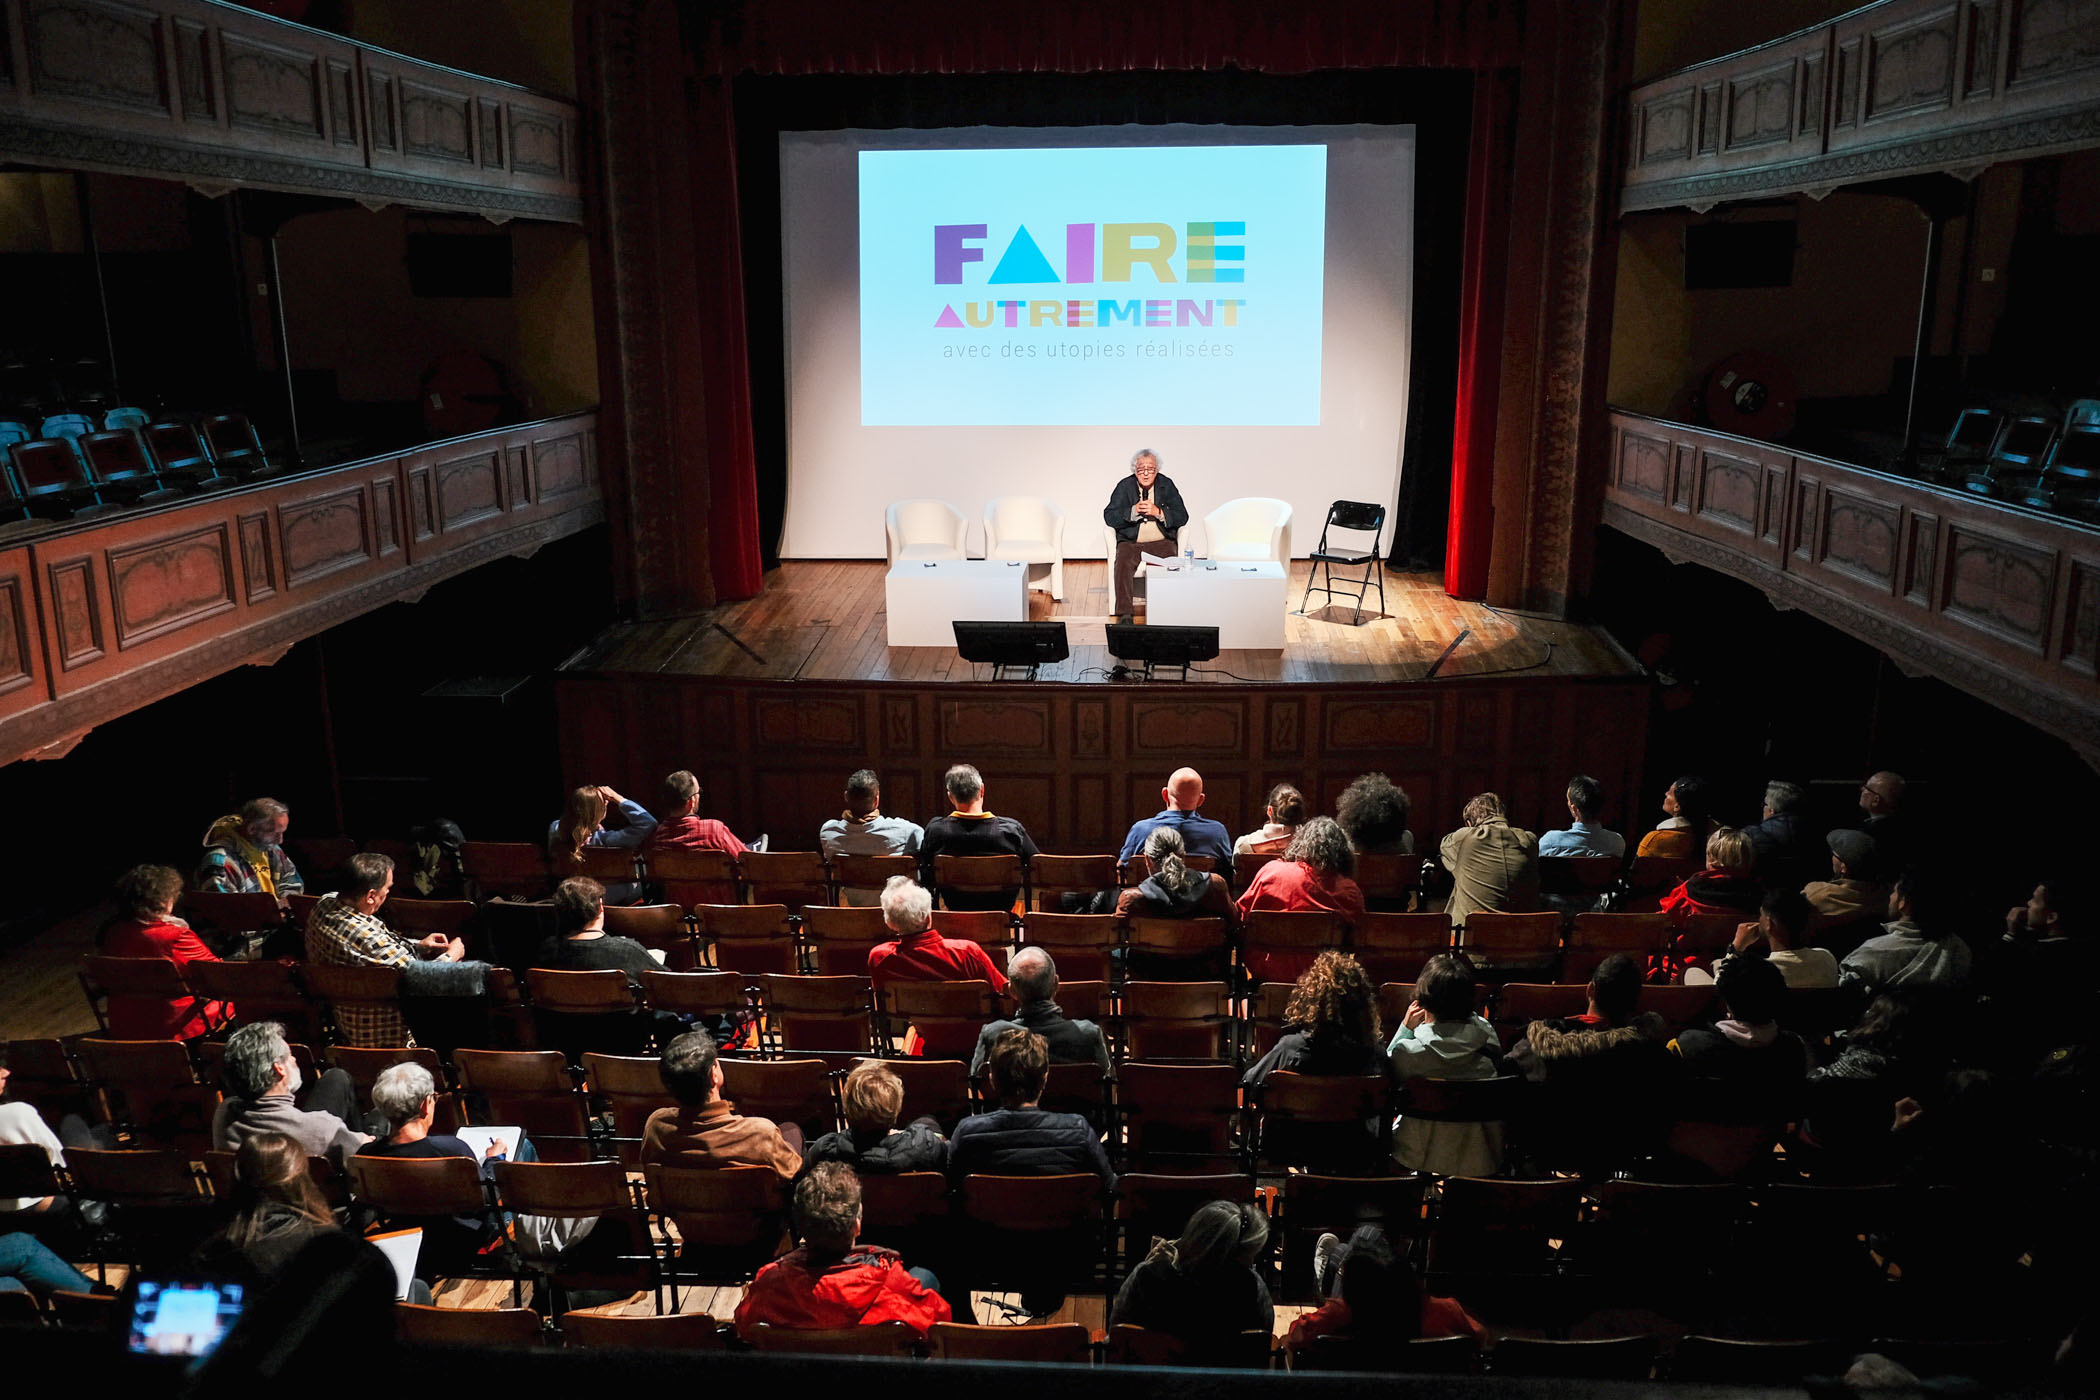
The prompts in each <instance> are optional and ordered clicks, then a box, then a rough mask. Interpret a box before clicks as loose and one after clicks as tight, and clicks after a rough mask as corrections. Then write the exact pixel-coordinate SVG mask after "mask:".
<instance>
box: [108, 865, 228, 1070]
mask: <svg viewBox="0 0 2100 1400" xmlns="http://www.w3.org/2000/svg"><path fill="white" fill-rule="evenodd" d="M115 893H116V903H117V917H116V918H114V919H112V920H111V921H110V922H109V923H108V924H105V925H104V926H103V928H102V931H101V933H100V934H98V935H97V941H98V942H99V943H100V945H101V947H100V950H99V951H101V952H102V953H103V954H104V955H106V956H108V957H112V958H166V959H167V960H168V961H170V962H172V963H174V964H175V965H176V966H177V967H180V966H182V965H183V964H184V963H193V962H217V961H218V960H219V955H218V954H217V953H214V952H213V951H212V950H211V949H210V948H209V947H207V946H206V945H205V942H204V940H203V939H201V938H199V937H198V936H197V935H196V933H195V932H194V931H193V930H192V929H191V928H190V926H189V924H188V923H187V922H185V921H184V920H182V919H178V918H176V917H175V901H176V900H178V899H180V898H181V897H182V872H181V871H180V870H177V869H176V868H175V867H174V866H172V865H135V866H133V867H132V868H131V869H129V870H127V871H125V872H124V874H123V876H122V877H121V878H120V879H119V880H118V881H117V888H116V892H115ZM232 1017H233V1006H232V1004H231V1003H229V1002H220V1001H202V1000H198V999H195V998H191V997H176V998H173V999H162V998H157V997H137V996H113V997H111V998H110V999H109V1033H110V1034H111V1035H112V1036H114V1037H116V1038H117V1039H118V1040H190V1039H192V1038H194V1037H196V1036H200V1035H205V1034H207V1033H209V1032H210V1031H211V1029H212V1027H214V1026H217V1025H220V1024H222V1023H223V1022H225V1021H228V1020H230V1019H232Z"/></svg>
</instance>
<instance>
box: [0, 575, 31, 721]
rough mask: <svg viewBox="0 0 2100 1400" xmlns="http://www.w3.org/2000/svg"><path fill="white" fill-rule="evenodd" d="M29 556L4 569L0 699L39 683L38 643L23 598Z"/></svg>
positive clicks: (0, 585) (0, 577)
mask: <svg viewBox="0 0 2100 1400" xmlns="http://www.w3.org/2000/svg"><path fill="white" fill-rule="evenodd" d="M28 558H29V557H28V555H26V554H20V553H17V554H13V555H11V556H9V560H10V562H9V563H7V564H5V565H0V568H4V569H5V570H6V571H5V572H0V695H11V694H13V693H14V692H15V691H18V690H20V689H22V688H23V687H24V686H27V685H32V684H34V683H35V681H36V667H35V664H34V658H35V655H36V653H35V650H34V648H35V646H36V641H35V639H34V638H33V637H31V636H30V633H29V606H28V600H27V599H26V598H25V597H24V596H23V595H24V593H25V591H26V590H25V589H24V587H23V584H24V579H25V575H24V573H23V572H21V571H22V570H23V569H24V567H25V566H26V565H27V563H28Z"/></svg>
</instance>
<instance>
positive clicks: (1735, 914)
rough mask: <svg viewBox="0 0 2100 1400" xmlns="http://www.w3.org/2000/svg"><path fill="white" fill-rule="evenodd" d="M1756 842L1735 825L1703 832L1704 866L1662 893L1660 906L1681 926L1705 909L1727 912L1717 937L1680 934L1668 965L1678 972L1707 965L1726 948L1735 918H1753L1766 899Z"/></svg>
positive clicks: (1738, 921) (1674, 971)
mask: <svg viewBox="0 0 2100 1400" xmlns="http://www.w3.org/2000/svg"><path fill="white" fill-rule="evenodd" d="M1756 868H1757V847H1756V846H1755V845H1753V844H1751V841H1750V835H1749V833H1748V832H1745V831H1743V830H1742V829H1740V828H1738V827H1732V826H1724V827H1721V828H1719V829H1717V830H1716V831H1715V832H1714V834H1713V835H1711V836H1709V837H1707V838H1706V868H1705V869H1704V870H1700V871H1697V872H1695V873H1693V874H1692V875H1689V876H1687V877H1686V878H1685V881H1684V883H1683V884H1681V885H1679V886H1678V887H1677V888H1676V889H1674V890H1671V891H1670V892H1669V893H1668V894H1666V895H1664V896H1663V898H1662V911H1663V913H1665V914H1668V915H1669V916H1670V922H1671V923H1672V924H1675V925H1676V926H1677V927H1679V928H1680V929H1682V928H1686V927H1687V926H1689V925H1690V924H1691V923H1692V922H1693V920H1695V919H1697V918H1699V917H1700V916H1701V915H1704V914H1721V915H1726V916H1727V917H1728V918H1729V919H1730V920H1731V921H1733V922H1731V923H1730V925H1729V927H1728V928H1727V929H1726V930H1725V931H1723V932H1721V933H1720V934H1719V935H1718V937H1713V936H1700V937H1694V938H1687V937H1686V936H1685V935H1683V934H1680V935H1679V936H1678V938H1677V940H1676V942H1675V944H1674V945H1673V946H1672V947H1671V949H1670V970H1671V972H1672V973H1673V974H1675V975H1678V976H1682V975H1683V974H1684V973H1685V972H1688V971H1690V970H1692V969H1695V968H1696V969H1700V970H1702V971H1705V970H1708V969H1707V964H1709V963H1711V962H1712V961H1713V959H1714V958H1716V957H1717V956H1719V955H1720V954H1721V953H1722V952H1724V951H1726V949H1727V948H1728V946H1729V944H1730V942H1731V941H1732V939H1733V938H1734V935H1735V929H1736V924H1738V923H1740V922H1741V921H1743V920H1746V919H1755V918H1756V917H1757V914H1758V910H1759V908H1760V907H1761V906H1762V905H1763V903H1764V898H1765V888H1764V884H1763V882H1762V881H1760V880H1759V879H1758V878H1757V877H1756V875H1755V873H1754V872H1755V870H1756Z"/></svg>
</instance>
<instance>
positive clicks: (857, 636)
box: [562, 559, 1640, 685]
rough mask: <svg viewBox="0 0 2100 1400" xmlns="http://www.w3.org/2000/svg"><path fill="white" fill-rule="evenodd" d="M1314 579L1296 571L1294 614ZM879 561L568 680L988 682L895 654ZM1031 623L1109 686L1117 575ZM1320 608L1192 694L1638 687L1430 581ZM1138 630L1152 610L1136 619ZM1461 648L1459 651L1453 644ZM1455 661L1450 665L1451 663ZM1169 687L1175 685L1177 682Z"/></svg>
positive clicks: (696, 617) (638, 644)
mask: <svg viewBox="0 0 2100 1400" xmlns="http://www.w3.org/2000/svg"><path fill="white" fill-rule="evenodd" d="M1311 567H1312V566H1311V565H1310V564H1308V563H1306V562H1305V561H1303V560H1300V561H1298V562H1296V563H1293V564H1292V565H1291V590H1290V598H1291V600H1292V603H1293V605H1294V606H1295V604H1296V602H1297V601H1298V599H1300V598H1301V597H1302V596H1303V594H1304V590H1305V583H1306V573H1307V571H1308V570H1309V569H1310V568H1311ZM887 571H888V570H887V566H886V565H885V564H884V563H882V562H881V561H880V560H862V559H854V560H832V561H813V560H796V561H790V562H787V563H784V564H782V565H781V566H780V567H779V568H778V569H776V570H774V571H773V572H771V573H769V574H767V575H766V586H765V591H764V592H762V593H761V594H759V596H758V597H756V598H751V599H747V600H745V601H743V602H740V603H725V604H723V605H722V606H720V607H718V608H714V609H712V610H710V611H708V612H704V613H698V614H693V615H689V616H684V617H677V618H666V619H659V620H656V621H652V622H638V623H624V624H621V625H619V626H616V627H612V628H610V629H608V630H607V631H605V632H604V633H602V634H601V635H600V636H599V637H598V638H597V640H596V641H594V642H593V643H592V644H591V645H590V646H589V647H587V648H585V649H584V650H583V651H582V652H580V653H578V654H577V655H576V656H573V657H571V658H570V659H569V660H568V661H567V662H566V663H565V664H564V665H563V667H562V669H563V670H565V671H570V672H596V673H600V674H620V673H627V674H634V673H644V674H654V675H665V676H721V677H728V678H735V679H742V680H771V681H797V680H825V681H853V680H860V681H892V682H902V683H907V684H911V683H918V684H928V683H940V682H952V681H973V680H988V679H990V676H991V668H990V667H989V666H976V665H972V664H971V663H969V662H966V661H964V660H962V659H961V658H960V657H958V656H957V655H956V654H955V651H954V649H953V648H952V647H890V646H887V645H885V643H884V640H883V639H884V636H885V632H886V626H887V618H886V617H885V615H884V603H883V576H884V574H885V573H886V572H887ZM1028 597H1029V617H1030V618H1031V619H1032V620H1035V621H1049V620H1054V619H1061V620H1063V621H1064V622H1065V623H1066V624H1067V631H1068V636H1069V638H1070V642H1071V648H1072V654H1071V657H1070V658H1069V659H1068V660H1065V661H1062V662H1057V663H1055V664H1052V665H1047V666H1044V667H1043V668H1042V670H1041V672H1040V673H1039V674H1038V676H1037V679H1038V680H1039V681H1044V682H1072V683H1095V682H1104V681H1110V680H1111V677H1110V675H1109V668H1110V667H1113V666H1114V665H1115V664H1116V662H1115V658H1113V657H1111V656H1110V655H1109V654H1108V646H1107V638H1106V634H1105V632H1104V630H1103V629H1104V628H1105V627H1106V626H1107V624H1108V622H1109V620H1110V617H1109V608H1110V607H1111V605H1112V604H1111V599H1110V597H1109V591H1108V565H1107V563H1106V562H1104V561H1101V560H1073V561H1069V562H1067V563H1066V564H1065V600H1064V601H1063V602H1062V603H1058V602H1053V601H1052V600H1051V597H1050V595H1049V594H1048V593H1042V592H1030V593H1029V595H1028ZM1313 599H1314V602H1315V604H1316V606H1314V608H1313V609H1312V611H1311V612H1310V613H1308V614H1305V615H1303V616H1300V615H1299V614H1297V613H1296V612H1295V611H1294V612H1293V613H1292V614H1291V615H1290V616H1289V617H1287V618H1286V619H1285V622H1284V648H1283V650H1282V651H1281V652H1273V651H1222V652H1220V653H1219V654H1218V659H1217V660H1216V661H1213V662H1206V663H1204V665H1203V667H1202V669H1201V670H1200V671H1199V670H1196V669H1192V670H1191V672H1190V675H1189V679H1190V681H1192V682H1221V681H1222V682H1232V681H1242V682H1254V683H1257V684H1276V685H1308V684H1310V685H1321V684H1351V685H1362V684H1365V683H1377V682H1387V681H1418V680H1423V679H1425V678H1427V677H1428V676H1429V675H1430V673H1431V669H1432V668H1435V674H1436V675H1437V676H1438V677H1439V678H1458V677H1464V676H1475V677H1479V676H1490V675H1531V676H1540V677H1546V676H1556V677H1571V676H1637V675H1639V674H1640V667H1639V665H1638V664H1637V663H1636V662H1635V661H1634V660H1633V658H1632V657H1630V656H1628V655H1627V654H1626V652H1625V650H1624V649H1623V648H1622V647H1620V646H1619V645H1618V644H1617V643H1616V642H1614V641H1613V640H1612V639H1611V638H1610V637H1609V636H1607V635H1606V634H1605V632H1604V630H1603V629H1602V628H1599V627H1593V626H1588V625H1584V624H1580V623H1569V622H1554V621H1548V620H1545V619H1541V618H1535V617H1527V616H1518V615H1515V614H1511V613H1506V612H1500V611H1497V610H1496V609H1493V608H1490V607H1488V606H1486V605H1485V604H1482V603H1463V602H1459V601H1457V600H1456V599H1453V598H1449V597H1447V596H1445V594H1444V589H1443V584H1442V582H1441V581H1440V579H1439V577H1438V576H1437V575H1435V574H1428V573H1421V574H1404V573H1394V572H1388V573H1387V574H1386V581H1385V612H1384V614H1383V615H1380V614H1378V613H1377V612H1376V607H1377V600H1378V594H1377V592H1376V591H1375V590H1373V592H1372V594H1371V598H1370V609H1369V610H1367V611H1366V612H1365V613H1364V619H1363V624H1362V625H1361V626H1354V625H1352V624H1351V613H1352V610H1351V608H1350V607H1349V605H1348V604H1347V603H1339V604H1334V605H1331V606H1318V605H1317V604H1318V603H1319V602H1320V600H1321V595H1319V594H1317V593H1316V594H1314V595H1313ZM1138 616H1139V617H1140V619H1142V618H1143V616H1144V609H1143V607H1142V606H1140V608H1139V611H1138ZM1454 641H1456V642H1457V645H1456V646H1455V647H1454V646H1453V645H1452V643H1453V642H1454ZM1447 651H1448V653H1449V654H1448V655H1447V654H1446V652H1447ZM1170 674H1171V673H1170Z"/></svg>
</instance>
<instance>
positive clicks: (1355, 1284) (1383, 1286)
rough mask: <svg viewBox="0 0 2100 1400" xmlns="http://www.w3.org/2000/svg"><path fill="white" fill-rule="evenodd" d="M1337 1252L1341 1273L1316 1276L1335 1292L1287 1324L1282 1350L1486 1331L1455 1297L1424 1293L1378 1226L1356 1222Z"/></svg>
mask: <svg viewBox="0 0 2100 1400" xmlns="http://www.w3.org/2000/svg"><path fill="white" fill-rule="evenodd" d="M1327 1238H1329V1239H1331V1238H1333V1237H1332V1236H1328V1237H1327ZM1340 1254H1341V1267H1340V1276H1339V1277H1338V1278H1336V1279H1333V1280H1332V1281H1330V1280H1327V1279H1322V1280H1320V1282H1321V1284H1322V1285H1323V1286H1326V1287H1331V1288H1332V1289H1333V1290H1334V1293H1333V1296H1331V1297H1329V1298H1328V1299H1327V1301H1326V1302H1324V1303H1322V1304H1320V1306H1319V1307H1317V1308H1315V1309H1314V1310H1313V1311H1311V1312H1309V1313H1306V1314H1304V1315H1303V1316H1301V1317H1300V1318H1299V1319H1298V1320H1297V1321H1296V1322H1294V1323H1292V1324H1291V1330H1290V1331H1288V1332H1286V1333H1285V1334H1284V1338H1283V1347H1284V1350H1285V1351H1286V1352H1290V1353H1293V1354H1295V1353H1297V1352H1299V1351H1301V1350H1303V1349H1304V1348H1306V1347H1308V1346H1310V1345H1312V1343H1313V1340H1314V1338H1316V1337H1348V1338H1351V1339H1353V1340H1354V1341H1355V1342H1356V1343H1357V1344H1358V1345H1359V1346H1361V1347H1364V1348H1366V1349H1386V1348H1391V1349H1395V1350H1397V1349H1398V1348H1401V1347H1404V1346H1406V1344H1407V1343H1408V1342H1409V1341H1411V1340H1413V1339H1414V1338H1416V1337H1471V1338H1473V1339H1474V1340H1475V1341H1484V1340H1486V1338H1487V1329H1486V1328H1484V1327H1482V1326H1481V1325H1480V1323H1479V1322H1478V1320H1476V1319H1475V1318H1474V1317H1473V1316H1472V1315H1471V1314H1469V1313H1468V1312H1467V1311H1466V1310H1465V1309H1464V1308H1463V1307H1461V1306H1460V1305H1459V1303H1458V1300H1457V1299H1455V1298H1434V1297H1431V1296H1430V1295H1429V1294H1428V1293H1426V1292H1424V1291H1423V1289H1422V1280H1421V1277H1420V1276H1419V1275H1418V1274H1416V1273H1415V1270H1414V1266H1413V1265H1412V1264H1410V1263H1409V1262H1408V1260H1407V1256H1406V1255H1404V1254H1398V1255H1396V1254H1395V1253H1394V1252H1393V1246H1392V1243H1391V1242H1390V1241H1389V1240H1387V1239H1386V1237H1385V1231H1383V1230H1381V1229H1379V1228H1378V1227H1377V1226H1376V1225H1359V1226H1358V1227H1357V1229H1356V1233H1355V1234H1353V1235H1351V1236H1350V1237H1349V1243H1348V1244H1347V1245H1346V1246H1344V1247H1343V1248H1342V1250H1341V1251H1340Z"/></svg>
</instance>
